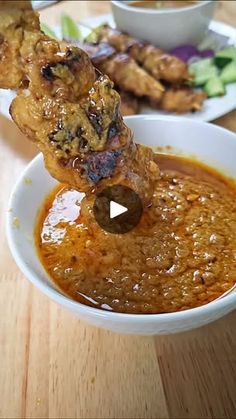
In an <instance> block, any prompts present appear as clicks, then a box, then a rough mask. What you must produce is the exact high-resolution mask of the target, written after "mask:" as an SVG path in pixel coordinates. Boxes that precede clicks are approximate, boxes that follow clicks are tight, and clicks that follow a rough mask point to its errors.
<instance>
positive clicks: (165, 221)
mask: <svg viewBox="0 0 236 419" xmlns="http://www.w3.org/2000/svg"><path fill="white" fill-rule="evenodd" d="M157 162H158V164H159V167H160V169H161V179H159V180H158V181H157V184H156V190H155V194H154V198H153V203H152V206H151V207H150V208H149V209H148V210H146V211H145V212H144V214H143V216H142V219H141V221H140V223H139V224H138V226H137V227H135V228H134V229H133V230H132V231H130V232H129V233H126V234H110V233H107V232H105V231H104V230H102V229H101V228H100V227H99V226H98V224H97V223H96V221H95V218H94V215H93V210H92V208H93V198H92V199H91V200H87V199H86V200H85V199H84V200H83V201H82V203H81V204H80V201H81V194H80V193H78V192H77V191H74V190H72V189H71V188H68V187H67V186H63V185H60V186H58V187H57V188H56V189H55V190H53V192H52V193H51V194H50V195H49V197H48V198H47V200H46V202H45V203H44V206H43V208H42V210H41V213H40V217H39V219H38V223H37V228H36V232H35V238H36V243H37V249H38V254H39V257H40V260H41V262H42V264H43V266H44V267H45V269H46V271H47V272H48V273H49V275H50V277H51V278H52V280H53V281H54V283H56V284H57V285H58V287H59V288H60V289H61V290H62V291H63V292H64V293H65V294H66V295H68V296H70V297H71V298H72V299H74V300H76V301H79V302H81V303H83V304H86V305H89V306H93V307H97V308H101V309H105V310H112V311H116V312H123V313H133V314H140V313H147V314H151V313H152V314H153V313H167V312H175V311H180V310H186V309H190V308H194V307H199V306H201V305H204V304H207V303H209V302H210V301H213V300H215V299H217V298H218V297H220V296H221V295H222V294H224V293H225V292H226V291H228V290H229V289H230V288H231V287H232V286H233V285H234V283H235V278H236V234H235V230H236V186H235V183H233V182H231V181H230V180H228V179H227V178H224V177H223V176H222V175H220V174H219V173H217V172H216V171H214V170H212V169H210V168H208V167H206V166H203V165H200V164H199V163H196V162H194V161H191V160H188V159H184V158H179V157H175V156H167V155H157ZM80 205H81V208H82V210H81V208H80Z"/></svg>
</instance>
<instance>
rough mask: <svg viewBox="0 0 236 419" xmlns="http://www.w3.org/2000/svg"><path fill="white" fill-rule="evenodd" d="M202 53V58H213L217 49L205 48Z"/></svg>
mask: <svg viewBox="0 0 236 419" xmlns="http://www.w3.org/2000/svg"><path fill="white" fill-rule="evenodd" d="M200 54H201V57H202V58H212V57H214V56H215V51H213V49H204V50H203V51H201V52H200Z"/></svg>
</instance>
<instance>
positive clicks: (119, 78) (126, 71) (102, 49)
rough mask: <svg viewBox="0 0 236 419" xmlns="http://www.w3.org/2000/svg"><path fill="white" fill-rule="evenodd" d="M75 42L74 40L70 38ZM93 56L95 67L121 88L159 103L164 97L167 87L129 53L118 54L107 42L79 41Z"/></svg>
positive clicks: (79, 44)
mask: <svg viewBox="0 0 236 419" xmlns="http://www.w3.org/2000/svg"><path fill="white" fill-rule="evenodd" d="M70 41H72V43H73V40H70ZM73 44H74V45H78V46H80V47H81V48H82V49H84V51H86V52H87V53H88V55H89V57H90V58H91V60H92V62H93V64H94V66H95V67H97V68H98V69H99V70H100V71H101V72H102V73H104V74H107V75H108V76H109V78H110V79H111V80H112V81H113V82H114V83H115V85H117V86H118V87H119V88H120V89H121V90H124V91H126V92H129V93H132V94H133V95H135V96H137V97H145V98H147V99H148V100H149V101H151V102H153V103H155V104H157V103H159V102H160V101H161V99H162V97H163V92H164V90H165V88H164V87H163V85H162V84H161V83H160V82H158V81H157V80H155V79H154V78H153V77H152V76H150V74H148V73H147V72H146V71H145V70H144V69H143V68H142V67H140V66H139V65H138V64H137V63H136V61H135V60H134V59H133V58H131V57H130V56H129V55H128V54H117V53H116V50H115V49H114V48H113V47H111V46H110V45H109V44H106V43H102V42H101V43H98V44H97V43H96V44H91V43H78V42H74V43H73Z"/></svg>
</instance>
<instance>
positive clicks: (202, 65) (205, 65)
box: [189, 58, 214, 75]
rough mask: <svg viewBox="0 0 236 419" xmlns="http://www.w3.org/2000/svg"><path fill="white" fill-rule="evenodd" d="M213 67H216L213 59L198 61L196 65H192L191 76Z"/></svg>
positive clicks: (190, 68) (190, 67)
mask: <svg viewBox="0 0 236 419" xmlns="http://www.w3.org/2000/svg"><path fill="white" fill-rule="evenodd" d="M211 67H214V60H213V58H206V59H204V60H200V61H196V62H195V63H192V64H190V66H189V72H190V74H193V75H196V74H198V73H201V72H203V71H206V70H208V69H209V68H211Z"/></svg>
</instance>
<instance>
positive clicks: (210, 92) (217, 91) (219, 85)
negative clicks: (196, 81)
mask: <svg viewBox="0 0 236 419" xmlns="http://www.w3.org/2000/svg"><path fill="white" fill-rule="evenodd" d="M204 90H205V92H206V94H207V96H208V97H215V96H223V95H224V94H225V86H224V84H223V82H222V81H221V79H220V78H219V77H218V76H215V77H212V78H211V79H210V80H208V82H207V83H206V84H205V86H204Z"/></svg>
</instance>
